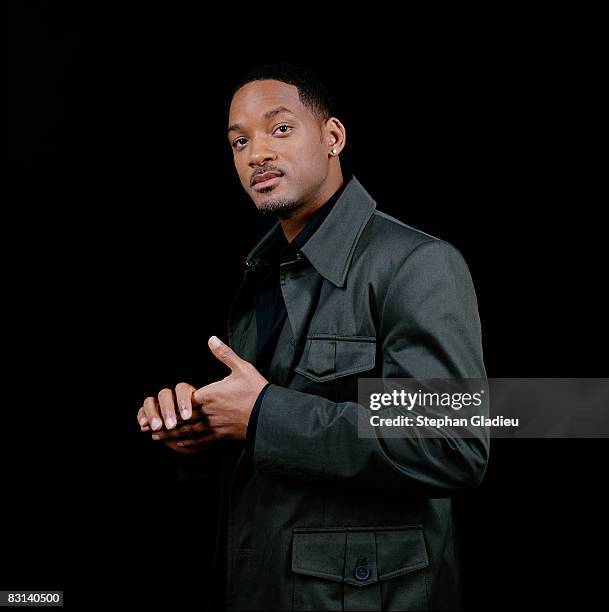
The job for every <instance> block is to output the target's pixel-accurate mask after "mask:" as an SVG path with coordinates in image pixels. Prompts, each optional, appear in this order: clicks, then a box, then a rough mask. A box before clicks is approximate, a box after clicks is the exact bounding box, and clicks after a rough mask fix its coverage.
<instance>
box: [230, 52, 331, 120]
mask: <svg viewBox="0 0 609 612" xmlns="http://www.w3.org/2000/svg"><path fill="white" fill-rule="evenodd" d="M267 80H273V81H281V82H282V83H287V84H288V85H294V86H295V87H296V88H297V89H298V98H299V99H300V101H301V102H302V104H303V105H304V106H307V107H308V108H309V109H310V110H311V111H312V112H313V114H314V115H316V116H317V117H318V118H319V119H320V120H321V121H327V120H328V119H329V118H330V117H331V116H332V110H333V108H332V106H333V102H332V99H331V98H330V95H329V94H328V91H327V89H326V88H325V87H324V84H323V83H322V82H321V80H320V79H319V77H318V76H317V75H316V74H315V73H314V72H313V71H312V70H310V69H309V68H305V67H304V66H296V65H294V64H288V63H286V62H279V63H275V64H264V65H261V66H257V67H256V68H253V69H252V70H250V71H249V72H248V73H247V74H244V75H243V76H242V77H241V78H240V79H239V81H238V82H237V84H236V85H235V87H234V89H233V91H232V96H234V95H235V94H236V93H237V91H238V90H239V89H241V87H243V86H244V85H246V84H247V83H251V82H252V81H267ZM232 96H231V97H232Z"/></svg>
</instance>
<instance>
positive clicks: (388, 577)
mask: <svg viewBox="0 0 609 612" xmlns="http://www.w3.org/2000/svg"><path fill="white" fill-rule="evenodd" d="M428 565H429V560H428V557H427V549H426V547H425V538H424V535H423V528H422V527H421V526H420V525H395V526H386V527H385V526H375V527H337V528H319V529H318V528H296V529H294V530H293V541H292V571H293V572H294V596H293V606H292V609H293V610H426V609H427V589H426V584H425V574H424V568H426V567H427V566H428Z"/></svg>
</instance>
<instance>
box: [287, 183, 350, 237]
mask: <svg viewBox="0 0 609 612" xmlns="http://www.w3.org/2000/svg"><path fill="white" fill-rule="evenodd" d="M342 185H343V175H342V172H339V173H338V175H337V176H336V178H335V180H329V181H327V182H326V184H325V185H324V186H323V189H322V190H321V191H320V192H319V193H318V194H317V195H316V196H315V197H314V198H313V199H312V200H311V201H309V202H308V203H307V204H306V205H305V206H302V207H301V208H299V209H298V210H296V211H294V213H293V214H292V215H291V216H290V217H289V218H287V219H279V223H281V228H282V229H283V234H284V235H285V238H286V240H287V241H288V242H292V240H293V239H294V238H296V236H298V234H299V233H300V231H301V230H302V229H303V228H304V227H305V225H306V224H307V222H308V221H309V219H310V218H311V217H312V216H313V214H314V213H315V211H317V210H319V209H320V208H321V207H322V206H323V205H324V204H325V203H326V202H327V201H328V200H329V199H330V198H331V197H332V196H333V195H334V194H335V193H336V192H337V191H338V190H339V189H340V188H341V187H342Z"/></svg>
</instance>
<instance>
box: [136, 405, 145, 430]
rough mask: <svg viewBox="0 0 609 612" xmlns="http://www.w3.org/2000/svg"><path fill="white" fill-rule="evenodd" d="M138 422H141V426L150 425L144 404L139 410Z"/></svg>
mask: <svg viewBox="0 0 609 612" xmlns="http://www.w3.org/2000/svg"><path fill="white" fill-rule="evenodd" d="M137 422H138V423H139V424H140V427H148V419H147V418H146V411H145V410H144V406H142V407H141V408H140V409H139V410H138V411H137Z"/></svg>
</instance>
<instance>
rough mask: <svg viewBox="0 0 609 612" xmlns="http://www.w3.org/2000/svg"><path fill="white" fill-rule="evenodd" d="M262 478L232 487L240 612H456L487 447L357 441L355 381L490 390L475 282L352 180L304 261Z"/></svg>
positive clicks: (253, 281) (257, 270)
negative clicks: (466, 530) (470, 512)
mask: <svg viewBox="0 0 609 612" xmlns="http://www.w3.org/2000/svg"><path fill="white" fill-rule="evenodd" d="M276 231H282V230H281V227H280V225H279V224H276V225H275V226H274V227H273V228H272V229H271V230H270V231H269V232H268V233H267V234H266V235H265V236H264V237H263V238H262V240H261V241H260V242H259V243H258V244H257V245H256V246H255V247H254V249H253V250H252V251H251V252H250V253H249V255H248V258H247V261H248V267H247V269H246V271H245V278H244V280H243V284H242V286H241V289H240V290H239V293H238V295H237V297H236V298H235V301H234V303H233V307H232V309H231V313H230V317H229V344H230V345H231V347H232V348H233V349H234V350H235V351H236V352H237V353H238V354H239V355H240V356H241V357H242V358H244V359H246V360H248V361H250V362H252V363H253V364H254V365H255V363H256V358H255V356H256V321H255V309H254V302H253V299H252V295H253V292H254V290H255V287H256V285H257V282H259V279H260V274H261V273H262V267H261V266H259V265H258V264H259V263H260V262H261V261H263V260H264V255H265V247H267V246H268V244H269V241H270V238H271V237H272V234H273V232H276ZM280 275H281V287H282V291H283V296H284V299H285V304H286V308H287V312H288V321H286V323H285V325H284V327H283V331H282V333H281V335H280V337H279V340H278V344H277V348H276V350H275V353H274V355H273V358H272V360H271V363H270V368H269V376H268V378H269V380H270V382H271V383H272V384H271V385H270V387H269V388H268V390H267V392H266V395H265V396H264V400H263V401H262V404H261V407H260V412H259V418H258V424H257V429H256V436H255V447H254V455H253V456H254V464H253V466H252V464H251V462H248V461H245V460H244V457H243V453H242V455H241V456H240V457H239V458H238V460H237V461H236V462H233V464H231V465H232V466H235V463H236V467H234V468H233V467H231V469H230V470H228V471H227V473H226V477H225V480H226V482H225V485H226V487H228V489H229V496H228V501H227V505H226V507H225V508H224V512H225V513H226V517H227V521H228V576H227V606H228V609H230V610H243V609H245V610H411V609H440V608H453V609H454V608H458V607H459V606H460V584H459V582H460V572H459V565H458V557H457V549H456V541H455V530H454V525H453V517H452V511H451V498H450V495H451V494H452V493H454V492H457V491H463V490H467V489H471V488H473V487H476V486H477V485H478V484H479V483H480V481H481V479H482V477H483V474H484V471H485V469H486V464H487V460H488V452H489V444H488V439H478V438H473V439H461V440H459V439H457V440H455V439H451V440H447V439H444V438H428V439H410V438H409V439H404V438H400V439H396V438H389V439H375V438H371V439H366V438H360V437H358V432H357V422H358V420H357V414H358V411H361V410H363V407H362V406H360V405H359V404H357V378H358V377H400V378H405V377H408V378H410V377H412V378H421V379H423V378H434V377H438V378H440V377H466V378H480V377H484V376H485V371H484V365H483V360H482V345H481V336H480V323H479V318H478V309H477V302H476V297H475V293H474V289H473V285H472V280H471V277H470V274H469V271H468V268H467V265H466V264H465V262H464V260H463V258H462V256H461V255H460V253H459V252H458V251H457V250H456V249H455V248H454V247H453V246H451V245H450V244H448V243H446V242H444V241H442V240H438V239H436V238H434V237H432V236H429V235H427V234H425V233H423V232H420V231H417V230H415V229H413V228H411V227H409V226H407V225H405V224H403V223H401V222H400V221H397V220H396V219H394V218H392V217H390V216H388V215H386V214H384V213H382V212H380V211H379V210H376V203H375V201H374V200H373V199H372V198H371V197H370V195H369V194H368V193H367V192H366V190H365V189H364V188H363V187H362V185H361V184H360V183H359V181H358V180H357V179H356V178H355V177H352V179H351V180H350V182H349V184H348V185H347V186H346V188H345V190H344V192H343V194H342V195H341V197H340V198H339V200H338V201H337V203H336V205H335V206H334V208H333V210H332V211H331V212H330V214H329V215H328V217H327V218H326V219H325V220H324V222H323V224H322V225H321V226H320V227H319V228H318V230H317V231H316V232H315V234H314V235H313V236H312V237H311V238H310V239H309V240H308V242H307V243H306V244H305V246H304V247H303V248H302V251H301V252H299V253H298V256H297V258H296V259H295V260H294V261H292V262H287V263H284V264H282V265H281V271H280Z"/></svg>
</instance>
